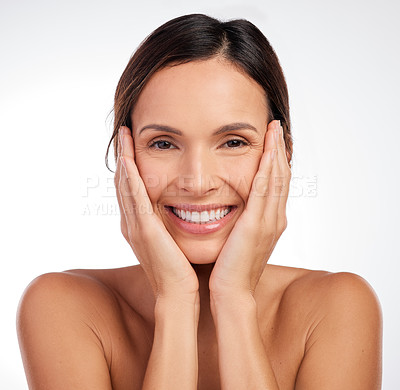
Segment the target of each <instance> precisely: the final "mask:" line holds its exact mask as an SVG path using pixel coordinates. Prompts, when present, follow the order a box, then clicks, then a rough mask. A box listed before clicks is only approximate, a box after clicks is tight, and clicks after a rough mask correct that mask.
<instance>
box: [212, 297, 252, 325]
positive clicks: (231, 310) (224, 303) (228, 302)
mask: <svg viewBox="0 0 400 390" xmlns="http://www.w3.org/2000/svg"><path fill="white" fill-rule="evenodd" d="M210 308H211V314H212V315H213V317H214V319H215V318H216V317H217V315H218V314H220V315H225V314H227V315H232V316H236V315H237V314H238V315H241V314H244V313H253V312H256V310H257V305H256V301H255V299H254V296H253V295H252V294H251V293H250V292H247V291H245V292H244V291H241V292H238V291H235V292H230V293H227V292H225V293H223V294H222V293H216V292H211V291H210Z"/></svg>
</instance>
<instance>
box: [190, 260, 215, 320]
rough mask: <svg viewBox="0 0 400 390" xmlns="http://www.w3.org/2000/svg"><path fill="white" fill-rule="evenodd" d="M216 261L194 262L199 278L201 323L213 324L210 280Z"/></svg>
mask: <svg viewBox="0 0 400 390" xmlns="http://www.w3.org/2000/svg"><path fill="white" fill-rule="evenodd" d="M214 264H215V263H210V264H192V267H193V269H194V271H195V272H196V275H197V278H198V280H199V295H200V318H199V322H200V324H204V326H207V325H210V326H211V325H213V319H212V315H211V309H210V288H209V284H208V283H209V280H210V275H211V272H212V270H213V268H214Z"/></svg>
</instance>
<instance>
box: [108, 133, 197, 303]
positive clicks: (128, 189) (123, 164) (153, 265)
mask: <svg viewBox="0 0 400 390" xmlns="http://www.w3.org/2000/svg"><path fill="white" fill-rule="evenodd" d="M118 141H119V142H118V162H117V168H116V172H115V178H114V182H115V187H116V190H117V191H116V192H117V198H118V204H119V208H120V211H121V230H122V234H123V236H124V237H125V239H126V240H127V241H128V243H129V245H130V246H131V248H132V250H133V252H134V253H135V255H136V257H137V259H138V261H139V262H140V264H141V266H142V267H143V269H144V271H145V273H146V275H147V278H148V280H149V282H150V284H151V286H152V289H153V293H154V296H155V298H156V300H158V299H159V298H173V299H184V300H186V301H189V302H193V303H194V302H195V301H192V300H193V299H194V300H197V298H196V297H198V289H199V282H198V279H197V275H196V273H195V271H194V269H193V267H192V266H191V264H190V263H189V260H188V259H187V258H186V256H185V255H184V254H183V252H182V251H181V249H180V248H179V247H178V245H177V244H176V242H175V241H174V239H173V238H172V237H171V235H170V234H169V232H168V230H167V229H166V228H165V226H164V223H163V222H162V221H161V219H160V218H159V217H158V216H157V215H156V214H155V213H154V210H153V206H152V204H151V201H150V198H149V196H148V193H147V190H146V187H145V185H144V182H143V180H142V178H141V176H140V174H139V171H138V168H137V166H136V164H135V160H134V145H133V138H132V135H131V131H130V130H129V128H127V127H125V126H122V127H121V128H120V130H119V139H118Z"/></svg>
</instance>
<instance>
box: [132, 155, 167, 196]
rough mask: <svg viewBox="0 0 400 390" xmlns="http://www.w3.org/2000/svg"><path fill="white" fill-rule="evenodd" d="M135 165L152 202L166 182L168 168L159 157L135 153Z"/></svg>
mask: <svg viewBox="0 0 400 390" xmlns="http://www.w3.org/2000/svg"><path fill="white" fill-rule="evenodd" d="M135 160H136V166H137V168H138V171H139V174H140V177H141V178H142V180H143V183H144V185H145V187H146V190H147V193H148V195H149V197H150V200H151V201H152V202H153V203H154V202H155V201H156V200H157V199H158V198H159V197H160V195H161V193H162V191H163V188H164V187H165V185H166V183H167V182H168V177H169V176H170V175H169V174H168V172H169V169H168V167H167V166H166V164H165V161H162V160H161V159H154V158H145V157H141V156H140V154H139V155H136V158H135Z"/></svg>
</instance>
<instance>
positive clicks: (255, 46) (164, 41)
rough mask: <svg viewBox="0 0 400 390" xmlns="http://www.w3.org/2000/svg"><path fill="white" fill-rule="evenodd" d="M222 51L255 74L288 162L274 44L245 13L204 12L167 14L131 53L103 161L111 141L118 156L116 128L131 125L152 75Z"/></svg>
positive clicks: (284, 95) (285, 111)
mask: <svg viewBox="0 0 400 390" xmlns="http://www.w3.org/2000/svg"><path fill="white" fill-rule="evenodd" d="M218 56H219V57H221V58H223V59H225V60H227V61H229V62H231V63H232V64H233V65H235V66H236V67H237V68H238V69H239V70H241V71H243V72H244V73H245V74H247V75H248V76H250V77H251V78H252V79H254V80H255V81H256V82H257V83H258V84H260V86H261V87H262V88H263V89H264V91H265V94H266V100H267V103H268V108H269V112H268V119H269V120H268V122H270V121H272V120H274V119H276V120H278V119H279V120H280V121H281V124H282V127H283V135H284V140H285V146H286V151H287V154H288V156H289V164H290V162H291V160H292V152H293V149H292V147H293V140H292V135H291V129H290V127H291V125H290V114H289V96H288V89H287V85H286V81H285V77H284V75H283V71H282V68H281V66H280V63H279V60H278V57H277V55H276V54H275V51H274V49H273V48H272V47H271V45H270V44H269V42H268V40H267V38H266V37H265V36H264V35H263V33H262V32H261V31H260V30H259V29H258V28H257V27H256V26H255V25H254V24H252V23H251V22H249V21H247V20H245V19H234V20H230V21H227V22H221V21H219V20H218V19H215V18H212V17H210V16H207V15H203V14H190V15H184V16H180V17H177V18H175V19H172V20H170V21H168V22H166V23H164V24H163V25H162V26H160V27H158V28H157V29H156V30H154V31H153V32H152V33H151V34H150V35H149V36H148V37H147V38H146V39H145V40H144V41H143V42H142V43H141V44H140V46H139V47H138V49H137V50H136V51H135V53H134V54H133V55H132V57H131V59H130V60H129V62H128V65H127V67H126V68H125V70H124V72H123V73H122V76H121V78H120V80H119V82H118V86H117V89H116V92H115V97H114V131H113V134H112V137H111V139H110V141H109V143H108V146H107V151H106V156H105V161H106V166H107V168H108V169H109V166H108V153H109V148H110V145H111V143H112V142H113V145H114V158H115V160H116V159H117V157H118V156H117V147H118V137H117V135H118V130H119V128H120V127H121V126H127V127H129V128H130V129H132V123H131V113H132V110H133V108H134V106H135V104H136V102H137V100H138V98H139V95H140V93H141V91H142V90H143V88H144V87H145V85H146V83H147V82H148V81H149V79H150V78H151V76H152V75H153V74H154V73H155V72H157V71H158V70H161V69H162V68H164V67H166V66H174V65H180V64H184V63H187V62H190V61H199V60H207V59H211V58H213V57H218Z"/></svg>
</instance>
